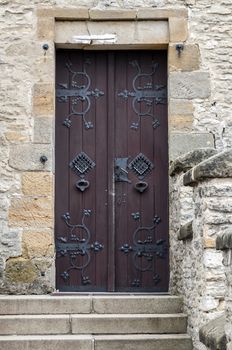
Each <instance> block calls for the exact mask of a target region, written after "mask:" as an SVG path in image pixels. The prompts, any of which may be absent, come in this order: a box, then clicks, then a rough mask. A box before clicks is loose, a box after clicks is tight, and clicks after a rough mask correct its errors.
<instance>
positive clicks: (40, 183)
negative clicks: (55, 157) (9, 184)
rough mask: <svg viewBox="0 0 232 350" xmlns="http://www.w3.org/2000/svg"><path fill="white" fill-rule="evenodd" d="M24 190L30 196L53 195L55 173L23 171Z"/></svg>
mask: <svg viewBox="0 0 232 350" xmlns="http://www.w3.org/2000/svg"><path fill="white" fill-rule="evenodd" d="M21 179H22V180H21V181H22V192H23V194H25V195H30V196H33V195H34V196H35V195H38V196H51V195H52V193H53V175H52V174H51V173H50V172H32V171H29V172H25V173H22V178H21Z"/></svg>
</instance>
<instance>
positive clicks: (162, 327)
mask: <svg viewBox="0 0 232 350" xmlns="http://www.w3.org/2000/svg"><path fill="white" fill-rule="evenodd" d="M71 319H72V333H73V334H86V333H88V334H138V333H140V334H143V333H147V334H149V333H154V334H159V333H170V334H171V333H185V332H186V331H187V317H186V316H185V315H184V314H172V315H166V314H146V315H143V314H131V315H129V314H124V315H123V314H121V315H120V314H110V315H106V314H102V315H96V314H93V315H72V316H71Z"/></svg>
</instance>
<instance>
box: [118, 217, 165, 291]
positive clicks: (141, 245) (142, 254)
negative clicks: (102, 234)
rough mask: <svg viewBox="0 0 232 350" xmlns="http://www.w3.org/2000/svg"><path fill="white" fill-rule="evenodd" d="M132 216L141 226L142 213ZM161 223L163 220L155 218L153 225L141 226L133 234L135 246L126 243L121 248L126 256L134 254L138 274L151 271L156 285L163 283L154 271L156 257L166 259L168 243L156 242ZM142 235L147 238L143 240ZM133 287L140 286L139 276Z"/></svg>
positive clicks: (162, 240) (134, 263) (160, 240)
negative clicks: (158, 227) (156, 231)
mask: <svg viewBox="0 0 232 350" xmlns="http://www.w3.org/2000/svg"><path fill="white" fill-rule="evenodd" d="M131 215H132V217H133V219H134V220H136V221H138V222H139V224H140V213H139V212H136V213H132V214H131ZM160 222H161V219H160V218H159V217H158V216H155V217H154V219H153V225H151V226H148V227H146V226H142V225H141V224H140V225H139V226H138V227H137V229H136V230H135V232H134V234H133V244H131V245H130V244H128V243H124V244H123V245H122V246H121V247H120V250H121V252H123V253H124V254H132V260H133V265H134V267H135V269H136V270H137V273H138V274H141V273H143V272H146V271H151V272H152V273H153V281H154V284H155V285H156V284H158V283H159V282H160V281H161V278H160V276H159V275H158V274H157V273H156V272H155V271H154V259H155V256H157V257H158V258H165V256H166V253H167V244H166V241H165V240H164V239H159V240H155V235H154V231H155V228H156V227H157V225H158V224H159V223H160ZM142 235H143V236H144V235H145V238H143V239H142V238H141V237H142ZM132 286H133V287H139V286H140V278H139V276H136V277H135V279H134V281H133V282H132Z"/></svg>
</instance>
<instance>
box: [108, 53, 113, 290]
mask: <svg viewBox="0 0 232 350" xmlns="http://www.w3.org/2000/svg"><path fill="white" fill-rule="evenodd" d="M114 65H115V55H114V53H113V52H109V53H108V67H107V68H108V291H109V292H113V291H114V290H115V183H114V158H115V151H114V150H115V89H114V81H115V74H114V73H115V71H114Z"/></svg>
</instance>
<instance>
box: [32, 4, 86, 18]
mask: <svg viewBox="0 0 232 350" xmlns="http://www.w3.org/2000/svg"><path fill="white" fill-rule="evenodd" d="M37 16H38V17H54V18H57V19H58V20H86V19H89V10H88V8H86V7H73V8H63V7H62V8H59V7H53V8H51V7H47V8H46V7H40V8H38V9H37Z"/></svg>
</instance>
